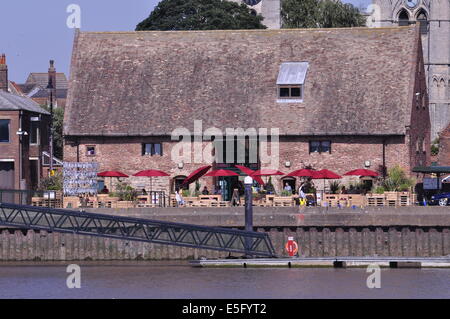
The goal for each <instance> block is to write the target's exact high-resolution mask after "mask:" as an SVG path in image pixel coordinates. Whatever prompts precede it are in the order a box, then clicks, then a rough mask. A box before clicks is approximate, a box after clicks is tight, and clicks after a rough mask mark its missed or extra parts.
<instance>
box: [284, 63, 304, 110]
mask: <svg viewBox="0 0 450 319" xmlns="http://www.w3.org/2000/svg"><path fill="white" fill-rule="evenodd" d="M307 70H308V62H285V63H282V64H281V66H280V71H279V73H278V78H277V90H278V93H277V95H278V96H277V102H278V103H301V102H303V87H304V83H305V78H306V72H307Z"/></svg>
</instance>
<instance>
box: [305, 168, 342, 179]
mask: <svg viewBox="0 0 450 319" xmlns="http://www.w3.org/2000/svg"><path fill="white" fill-rule="evenodd" d="M311 177H312V178H314V179H341V178H342V176H340V175H338V174H336V173H334V172H332V171H329V170H327V169H322V170H320V171H317V172H313V176H311Z"/></svg>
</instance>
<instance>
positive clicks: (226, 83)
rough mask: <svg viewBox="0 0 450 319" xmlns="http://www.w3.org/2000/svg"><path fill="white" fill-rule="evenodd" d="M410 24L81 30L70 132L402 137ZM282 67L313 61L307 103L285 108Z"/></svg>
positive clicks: (414, 43)
mask: <svg viewBox="0 0 450 319" xmlns="http://www.w3.org/2000/svg"><path fill="white" fill-rule="evenodd" d="M418 43H419V34H418V32H417V30H415V29H414V27H401V28H373V29H369V28H352V29H350V28H348V29H307V30H306V29H305V30H292V29H291V30H289V29H284V30H283V29H282V30H242V31H231V30H230V31H174V32H171V31H170V32H169V31H159V32H158V31H146V32H122V33H121V32H112V33H107V32H106V33H95V32H92V33H91V32H79V33H77V34H76V36H75V41H74V50H73V55H72V65H71V79H70V89H69V93H68V104H67V106H66V113H65V114H66V115H65V124H64V132H65V134H66V135H110V136H116V135H131V136H133V135H136V136H139V135H167V134H170V133H171V132H172V130H173V129H175V128H177V127H185V128H187V129H189V130H191V132H192V131H193V123H194V120H203V129H206V128H208V127H217V128H220V129H225V128H244V129H245V128H279V129H280V133H281V134H288V135H356V134H360V135H366V134H374V135H390V134H394V135H403V134H405V132H406V129H405V126H407V125H409V124H410V118H411V108H412V102H411V101H413V97H412V95H413V92H412V90H413V86H412V83H413V81H414V72H415V71H414V70H415V66H416V64H417V61H418V59H417V48H418ZM285 62H308V71H307V75H306V80H305V85H304V96H303V99H304V102H303V103H277V93H276V92H277V85H276V81H277V76H278V74H279V70H280V65H282V63H285Z"/></svg>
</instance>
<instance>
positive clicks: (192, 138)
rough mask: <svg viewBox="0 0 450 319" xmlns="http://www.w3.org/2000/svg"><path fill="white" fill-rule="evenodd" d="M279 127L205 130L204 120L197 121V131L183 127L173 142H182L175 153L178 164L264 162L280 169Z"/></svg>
mask: <svg viewBox="0 0 450 319" xmlns="http://www.w3.org/2000/svg"><path fill="white" fill-rule="evenodd" d="M279 135H280V130H279V129H278V128H271V129H267V128H258V129H256V128H247V129H244V128H226V129H225V131H223V130H221V129H219V128H217V127H209V128H206V129H205V130H203V122H202V121H201V120H195V121H194V131H193V132H192V131H190V130H189V129H187V128H184V127H179V128H176V129H175V130H173V131H172V134H171V140H172V141H178V142H177V143H176V144H175V145H174V146H173V148H172V150H171V154H170V155H171V159H172V161H173V162H176V163H185V164H186V163H212V162H215V163H244V162H246V163H250V164H251V163H258V162H259V163H261V164H263V165H264V166H270V167H271V168H273V169H277V168H278V166H279Z"/></svg>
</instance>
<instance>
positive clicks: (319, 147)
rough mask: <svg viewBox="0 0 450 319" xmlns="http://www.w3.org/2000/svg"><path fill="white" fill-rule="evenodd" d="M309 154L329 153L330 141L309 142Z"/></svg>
mask: <svg viewBox="0 0 450 319" xmlns="http://www.w3.org/2000/svg"><path fill="white" fill-rule="evenodd" d="M309 152H310V153H331V142H330V141H311V142H309Z"/></svg>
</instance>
